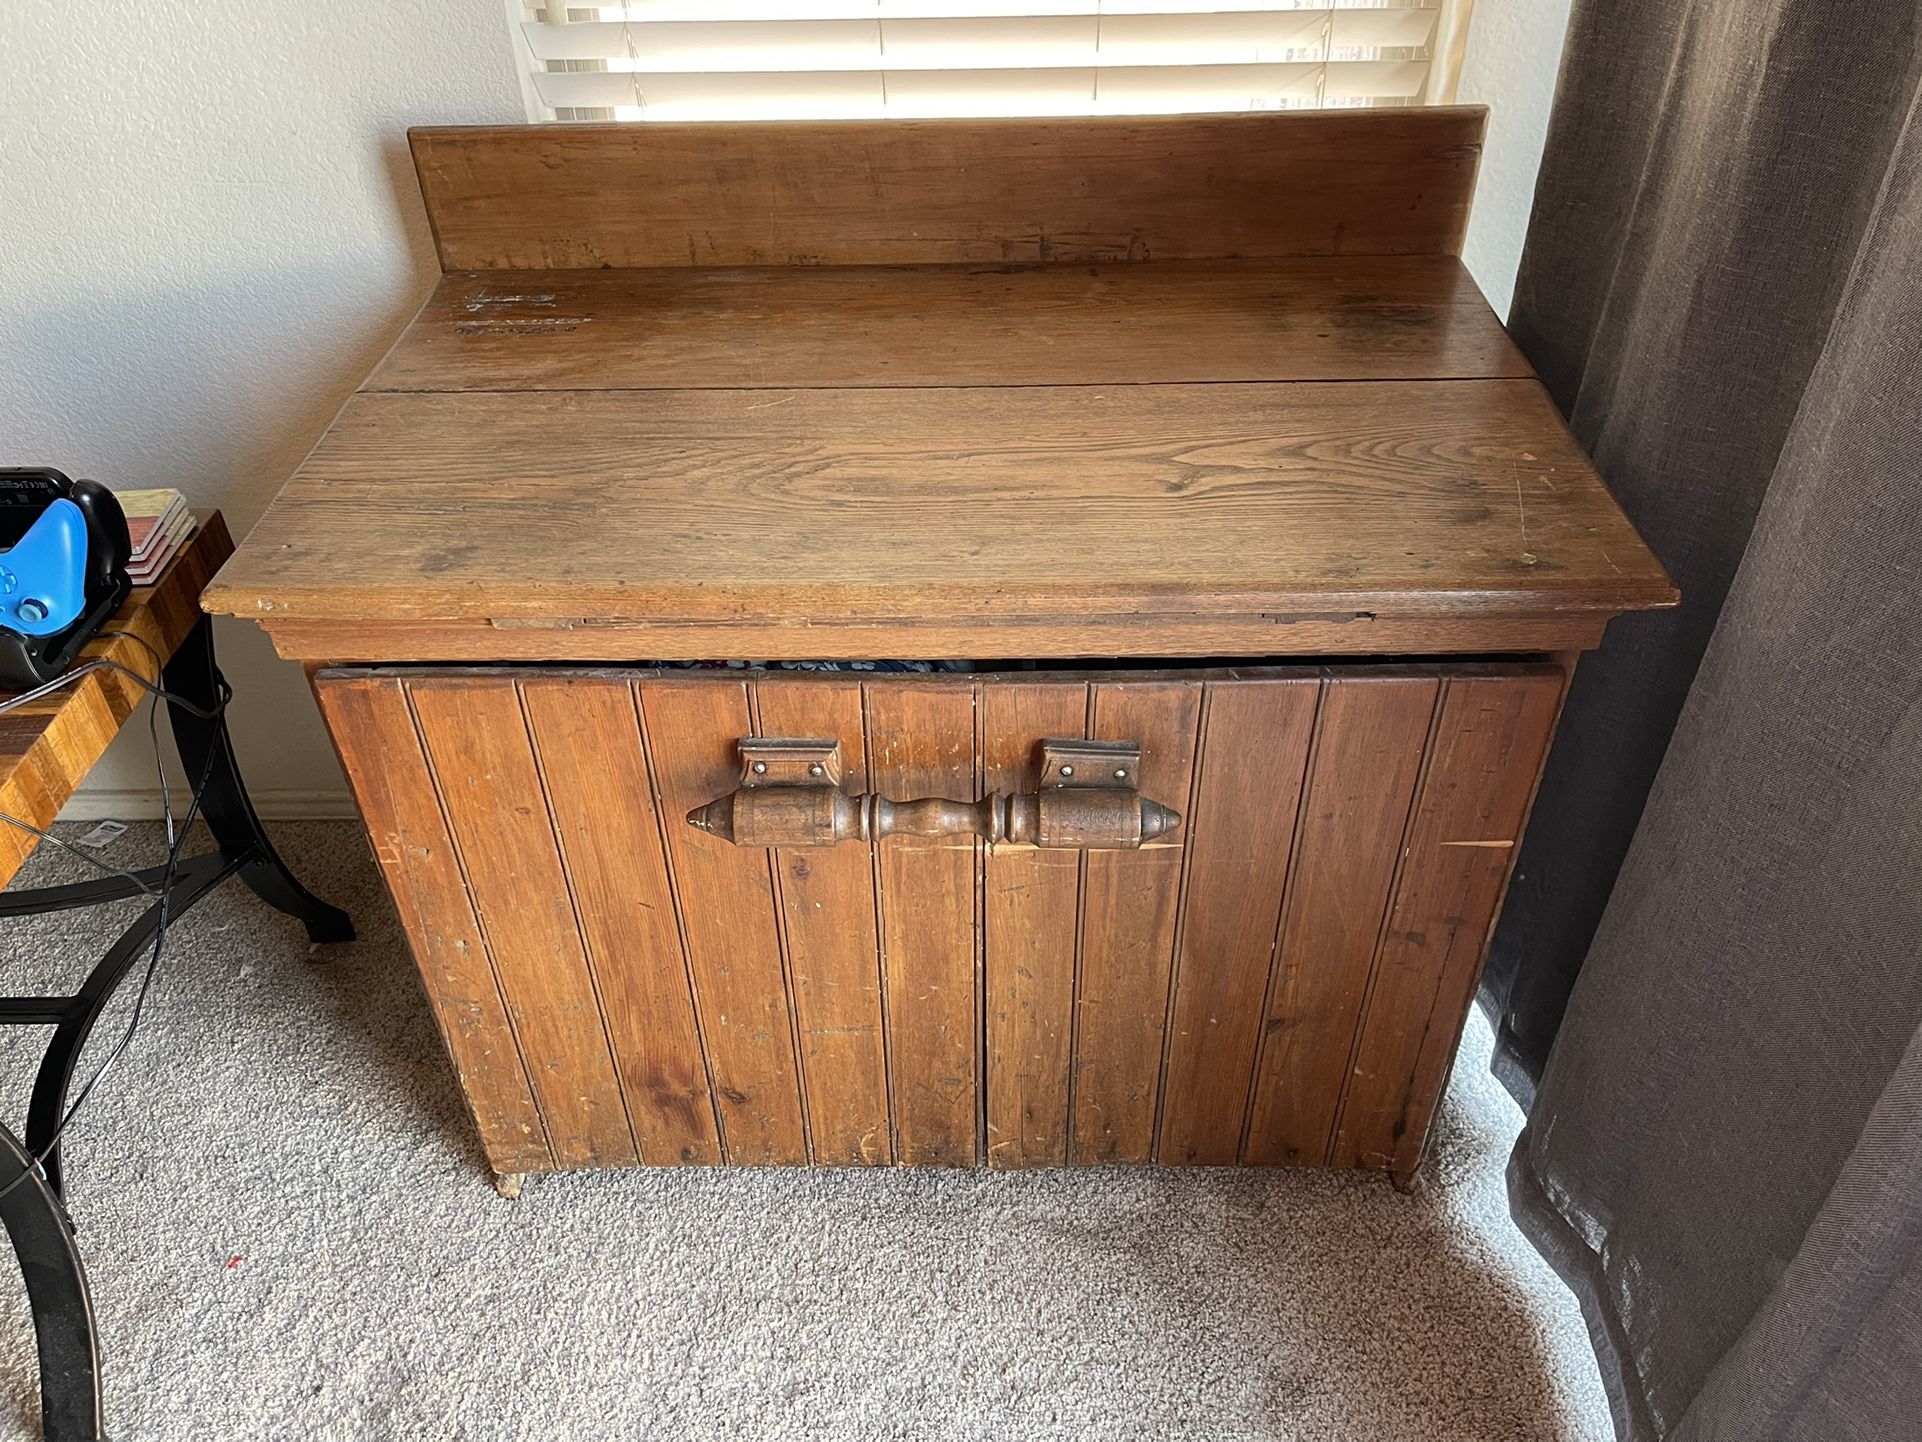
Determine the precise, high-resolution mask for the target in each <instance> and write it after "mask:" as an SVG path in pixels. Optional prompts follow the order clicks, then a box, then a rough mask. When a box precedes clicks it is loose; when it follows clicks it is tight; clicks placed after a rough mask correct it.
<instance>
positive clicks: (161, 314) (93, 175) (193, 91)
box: [0, 0, 1568, 816]
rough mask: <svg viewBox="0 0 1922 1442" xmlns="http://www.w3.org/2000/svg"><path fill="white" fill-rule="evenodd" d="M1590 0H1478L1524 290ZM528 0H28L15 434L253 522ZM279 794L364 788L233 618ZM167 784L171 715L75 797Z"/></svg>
mask: <svg viewBox="0 0 1922 1442" xmlns="http://www.w3.org/2000/svg"><path fill="white" fill-rule="evenodd" d="M1567 10H1568V0H1478V3H1477V5H1476V10H1475V19H1474V28H1473V31H1472V32H1471V34H1470V37H1469V43H1468V49H1467V54H1466V56H1465V58H1464V63H1463V78H1462V94H1461V98H1462V99H1463V100H1464V101H1474V102H1480V103H1486V104H1488V105H1491V106H1492V107H1493V115H1492V118H1491V128H1490V135H1489V144H1488V150H1487V153H1486V156H1485V158H1484V161H1483V167H1482V180H1481V188H1480V193H1479V195H1478V198H1477V201H1476V209H1475V220H1474V225H1473V227H1472V228H1471V231H1470V235H1469V243H1468V257H1467V258H1468V263H1469V266H1470V268H1471V269H1472V270H1473V271H1474V273H1475V275H1476V277H1477V279H1478V280H1480V282H1481V284H1482V286H1483V288H1484V289H1485V290H1486V291H1487V292H1488V294H1489V296H1490V298H1491V299H1492V300H1494V301H1495V303H1496V308H1497V309H1498V310H1500V311H1504V312H1505V311H1506V309H1507V304H1508V295H1509V289H1510V287H1511V285H1512V283H1513V278H1514V271H1515V262H1516V259H1517V257H1518V256H1519V254H1520V250H1521V236H1522V231H1523V228H1524V227H1525V225H1526V223H1527V220H1528V207H1529V199H1530V196H1531V194H1532V191H1533V186H1534V174H1535V166H1536V163H1537V160H1538V159H1539V156H1540V152H1541V137H1542V131H1543V127H1544V125H1545V123H1546V117H1547V113H1548V105H1549V101H1550V99H1551V98H1552V95H1553V89H1554V78H1555V65H1556V58H1557V55H1558V54H1559V51H1560V48H1561V38H1562V32H1563V28H1564V26H1565V24H1566V20H1567ZM503 14H504V7H503V6H502V4H501V0H376V3H362V4H355V5H345V4H334V5H329V4H319V3H314V0H89V3H86V4H47V3H34V4H28V3H19V0H11V3H0V54H4V55H5V56H7V57H8V59H9V60H11V61H12V62H13V63H12V64H11V65H10V66H9V67H8V68H7V79H6V83H5V84H4V85H0V134H4V135H6V136H7V137H8V142H9V143H8V155H7V158H6V161H5V163H4V164H3V165H0V464H28V463H36V464H50V465H56V466H59V467H61V468H62V469H64V470H66V471H68V472H69V473H71V474H74V475H84V476H93V477H96V478H98V479H100V480H105V481H111V482H114V483H118V484H123V485H142V486H163V485H173V486H178V487H179V488H180V489H181V490H183V491H185V492H186V493H187V495H188V497H189V498H190V499H191V500H192V501H193V503H194V504H196V505H201V506H220V507H221V508H223V509H224V510H225V511H226V513H227V518H228V523H229V524H230V526H232V528H233V530H234V532H235V534H236V535H245V534H246V532H247V530H248V528H249V527H251V526H252V525H253V523H254V521H255V520H256V519H257V518H258V517H259V515H260V512H261V510H262V509H263V508H264V507H265V506H266V504H267V502H268V500H269V499H270V498H271V497H272V496H273V493H274V491H275V489H276V488H277V487H278V486H279V485H280V483H281V481H282V480H284V479H285V478H286V476H287V475H288V474H289V473H290V472H291V471H292V470H293V468H294V467H295V465H297V464H298V463H299V461H300V458H301V456H302V455H303V454H304V453H305V452H306V451H307V449H308V448H309V447H310V446H311V445H312V444H313V442H314V440H315V439H316V438H317V437H318V436H319V434H320V432H321V431H322V430H323V429H324V428H325V427H326V424H327V422H328V420H329V419H330V418H331V417H332V415H333V413H334V411H335V410H336V409H337V408H338V407H339V405H340V403H341V401H342V400H343V399H344V398H345V397H346V396H347V394H348V393H349V392H350V391H351V390H352V389H353V387H354V385H355V384H356V382H357V381H358V380H359V378H360V377H361V376H362V375H363V374H364V373H365V372H366V371H367V370H368V369H369V367H371V366H372V365H373V363H374V361H375V360H376V359H378V358H379V356H380V354H381V352H382V351H383V350H384V349H385V348H386V346H387V345H388V344H389V343H390V342H391V341H392V339H393V337H394V336H395V335H396V334H397V333H398V332H399V330H400V328H401V327H402V326H403V325H404V324H405V323H406V321H407V319H408V317H409V315H410V314H411V313H412V311H413V309H414V307H415V305H416V304H417V303H418V301H419V300H420V298H421V297H422V296H423V295H424V294H425V293H426V290H427V288H428V286H429V284H430V283H431V279H432V276H433V274H434V262H433V257H432V251H431V246H430V244H429V240H428V236H427V231H426V225H425V221H424V219H423V218H422V215H421V212H420V203H419V198H418V196H417V194H416V193H415V189H414V182H413V177H412V172H411V169H410V167H409V165H408V162H407V158H406V150H405V145H404V142H403V138H402V136H403V132H404V130H405V128H406V127H407V126H408V125H410V124H424V123H452V122H486V121H509V122H511V121H518V120H520V119H522V118H523V117H524V114H525V112H524V109H523V102H522V96H521V81H520V77H519V74H518V71H517V68H516V66H515V64H514V63H513V56H512V51H511V50H510V49H509V46H508V43H507V37H506V33H505V31H506V27H505V25H504V23H503ZM220 646H221V652H222V656H223V659H224V663H225V666H226V669H227V671H228V674H229V676H230V677H231V678H232V679H233V681H234V682H235V685H236V687H237V690H238V697H237V699H236V701H235V703H234V717H233V723H234V730H235V734H236V737H237V744H238V745H239V748H240V752H241V758H242V762H243V764H244V766H245V768H246V771H247V774H248V777H249V779H250V782H251V784H252V787H253V789H254V792H255V796H256V799H257V800H258V801H260V802H261V804H262V809H263V810H266V811H268V812H269V813H270V814H280V815H290V814H316V815H323V814H341V813H344V811H345V810H346V802H345V791H344V788H343V786H342V783H341V779H340V773H339V771H338V769H337V767H336V765H335V762H334V758H333V754H332V751H331V750H330V748H329V747H328V745H327V741H326V738H325V736H324V735H323V733H322V731H321V728H320V725H319V721H318V719H317V717H316V715H315V713H314V708H313V704H312V701H311V699H310V698H309V696H308V694H307V690H306V685H305V682H304V680H303V678H302V677H301V675H300V672H299V670H298V668H297V667H295V666H293V665H291V664H288V663H285V662H281V661H279V660H277V659H275V657H274V656H273V653H272V651H271V649H270V648H269V647H268V646H267V644H266V642H265V640H264V639H263V638H262V637H261V635H260V633H259V632H258V631H257V630H256V629H255V628H254V627H252V626H250V625H245V624H241V623H232V622H223V623H222V625H221V631H220ZM153 804H154V792H153V780H152V772H151V769H150V761H149V756H148V751H147V747H146V740H145V736H144V728H133V729H132V730H131V731H130V733H129V734H128V735H126V736H123V737H122V738H121V741H120V743H119V744H118V745H117V746H116V747H115V749H114V751H113V752H112V753H111V754H110V755H109V756H108V758H107V759H106V760H105V761H104V762H103V763H102V764H101V766H100V767H99V768H98V769H96V771H95V773H94V776H93V778H92V781H91V783H90V787H89V792H88V794H87V795H86V796H85V797H83V798H80V799H79V800H77V802H76V805H75V808H74V814H83V813H90V814H96V815H123V816H133V815H138V814H148V813H150V811H151V808H152V806H153Z"/></svg>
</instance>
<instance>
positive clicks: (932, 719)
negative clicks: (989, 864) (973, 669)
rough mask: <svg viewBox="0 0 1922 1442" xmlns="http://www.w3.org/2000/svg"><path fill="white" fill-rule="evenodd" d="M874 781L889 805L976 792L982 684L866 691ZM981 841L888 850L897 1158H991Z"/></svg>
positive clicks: (884, 910) (945, 1162)
mask: <svg viewBox="0 0 1922 1442" xmlns="http://www.w3.org/2000/svg"><path fill="white" fill-rule="evenodd" d="M866 698H867V735H868V758H869V760H868V766H869V775H870V776H871V777H872V778H873V784H874V788H875V790H877V791H879V792H881V793H882V794H883V795H885V796H888V797H890V798H898V799H900V800H910V799H912V798H915V797H919V796H949V797H953V798H955V799H957V800H962V801H972V800H974V799H975V796H976V764H975V715H974V706H975V698H974V690H973V687H972V686H970V685H968V684H965V683H962V684H955V683H952V682H944V681H940V680H934V681H929V682H927V683H925V684H907V685H903V684H894V685H887V684H882V683H877V682H869V683H868V685H867V687H866ZM978 849H979V843H978V842H976V841H975V840H974V839H973V838H972V837H966V836H897V837H894V838H893V839H892V840H890V841H888V842H887V843H885V844H884V845H882V846H881V847H879V848H878V860H877V865H876V871H877V874H878V876H879V877H880V883H881V954H882V958H883V965H884V968H885V971H886V978H887V1004H888V1074H889V1076H890V1078H891V1079H892V1084H893V1095H894V1128H895V1156H896V1158H897V1159H898V1160H900V1161H903V1162H908V1163H914V1164H920V1165H931V1166H947V1167H966V1166H973V1165H974V1164H975V1163H976V1162H977V1161H978V1160H980V1152H981V1147H980V1136H981V1116H980V1113H981V1097H980V1095H979V1077H980V1068H979V1065H978V1058H979V1050H980V1038H981V953H980V934H981V932H980V914H979V900H980V898H979V896H978V893H977V888H976V884H975V873H976V852H977V850H978Z"/></svg>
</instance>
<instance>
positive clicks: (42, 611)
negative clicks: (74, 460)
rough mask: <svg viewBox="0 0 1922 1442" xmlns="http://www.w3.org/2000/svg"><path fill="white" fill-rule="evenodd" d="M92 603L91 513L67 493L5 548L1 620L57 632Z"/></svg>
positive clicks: (0, 558)
mask: <svg viewBox="0 0 1922 1442" xmlns="http://www.w3.org/2000/svg"><path fill="white" fill-rule="evenodd" d="M86 604H87V518H86V516H85V515H84V514H83V513H82V512H81V510H80V507H78V506H76V505H75V504H74V503H73V502H72V501H69V500H67V499H65V498H64V497H63V498H61V499H60V500H56V501H52V502H50V503H49V504H48V506H47V508H46V509H45V510H44V511H42V512H41V513H40V516H39V518H38V519H37V520H35V521H34V523H33V524H32V525H31V526H29V527H28V528H27V533H26V534H25V535H24V536H22V537H21V538H20V539H19V540H18V541H16V542H14V544H13V548H12V549H11V550H7V551H0V626H7V627H10V628H11V629H13V630H15V631H18V632H19V633H20V634H21V635H23V636H52V635H55V634H57V633H58V632H61V631H64V630H66V629H67V627H69V626H71V625H72V624H73V623H74V622H75V621H78V620H79V619H80V613H81V611H83V610H84V609H85V608H86Z"/></svg>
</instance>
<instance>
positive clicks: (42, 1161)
mask: <svg viewBox="0 0 1922 1442" xmlns="http://www.w3.org/2000/svg"><path fill="white" fill-rule="evenodd" d="M99 634H100V635H102V636H118V637H123V638H125V639H126V640H129V641H132V642H134V643H135V644H137V645H139V646H140V647H142V648H143V649H144V650H145V651H146V652H147V654H148V655H150V656H152V657H153V659H154V673H155V677H156V679H155V680H154V681H149V680H148V679H147V678H146V677H144V676H142V675H140V674H139V673H138V672H137V671H134V670H132V669H131V668H129V667H126V666H122V665H121V664H120V663H119V662H117V661H110V660H107V659H106V658H104V657H100V658H96V659H94V660H91V661H88V662H86V663H84V664H83V665H81V666H78V667H75V668H74V669H73V670H71V671H67V672H64V673H62V674H61V675H60V676H57V677H55V678H54V679H53V680H52V681H49V682H46V683H45V684H43V685H40V686H37V687H35V688H34V689H33V690H31V691H24V692H22V693H21V694H19V695H18V696H13V697H10V698H8V699H7V700H5V701H0V714H4V713H6V712H8V711H11V710H13V709H15V708H16V707H19V706H22V705H25V704H27V703H29V702H31V701H36V700H38V699H39V698H40V697H42V696H46V695H48V694H50V693H52V692H53V691H56V690H58V689H60V688H61V687H62V686H65V685H68V684H71V683H72V682H73V681H75V680H78V679H79V678H80V677H82V676H85V675H87V674H88V673H89V672H92V671H99V670H111V671H116V672H119V673H120V674H121V675H123V676H125V677H127V678H128V679H130V680H132V681H134V682H135V683H136V684H138V685H139V686H140V687H141V689H143V690H144V691H146V692H148V693H149V695H151V696H152V697H153V705H152V706H151V707H150V708H149V710H148V716H147V721H148V734H149V735H150V736H151V737H152V739H153V743H154V768H155V771H156V773H157V775H158V776H159V778H160V806H161V815H162V816H163V817H164V819H165V821H166V827H167V842H168V846H167V867H166V871H165V872H164V873H163V874H162V876H161V881H160V886H159V888H158V890H156V889H155V888H154V887H152V886H149V885H148V884H147V883H146V882H144V881H143V880H141V879H140V877H139V876H137V875H136V874H135V873H133V872H131V871H127V870H124V869H122V868H119V867H114V866H109V865H107V864H106V863H105V862H103V861H101V860H99V859H98V858H97V857H93V856H89V855H87V854H86V852H84V851H83V850H81V849H80V848H79V847H77V846H75V845H73V844H72V843H71V842H69V841H67V840H66V839H65V838H63V837H59V836H56V835H54V834H53V832H51V831H50V830H47V829H45V828H43V827H39V826H35V825H34V824H33V823H32V822H29V821H24V820H22V819H21V818H19V817H17V816H10V815H8V814H6V813H5V812H0V821H4V822H6V823H7V824H9V825H11V826H16V827H18V828H20V829H21V830H23V831H28V832H31V833H33V834H34V835H35V836H38V837H40V838H41V839H42V840H45V841H52V842H53V843H54V844H56V845H57V846H60V847H62V848H63V849H65V850H66V851H68V852H71V853H72V854H73V855H75V856H78V857H80V859H81V860H83V861H85V862H87V863H88V864H89V865H91V866H93V867H95V868H96V869H98V870H100V871H103V872H105V873H107V874H108V875H110V876H116V877H120V878H122V879H124V880H127V881H129V882H131V883H132V884H133V885H134V886H135V887H137V888H138V889H139V890H140V891H141V892H143V893H145V894H146V895H148V896H150V897H153V898H155V901H156V903H157V904H158V906H159V911H160V914H159V916H158V917H157V918H156V919H155V923H154V935H153V942H152V950H151V951H150V952H149V954H148V957H147V966H146V970H145V971H144V972H143V973H142V975H141V978H140V988H139V990H138V991H137V992H136V993H135V994H134V1003H133V1012H132V1014H131V1015H130V1016H129V1017H128V1019H127V1026H126V1030H124V1031H123V1032H122V1033H121V1034H120V1039H119V1040H118V1041H116V1042H115V1043H114V1044H113V1047H112V1048H111V1049H110V1050H109V1051H108V1053H107V1055H106V1057H105V1058H104V1059H103V1060H102V1061H101V1063H100V1065H99V1066H97V1067H95V1068H94V1070H93V1073H92V1074H91V1075H90V1076H89V1077H88V1078H87V1080H86V1082H85V1083H84V1084H83V1085H82V1086H81V1088H80V1090H79V1092H78V1093H77V1094H76V1095H75V1096H74V1098H73V1100H72V1101H71V1102H70V1103H68V1105H67V1110H66V1113H65V1115H63V1116H62V1117H61V1118H60V1121H59V1124H58V1125H57V1126H55V1127H54V1129H53V1135H52V1136H51V1137H50V1138H48V1140H47V1144H46V1145H45V1146H44V1147H42V1148H41V1149H40V1151H39V1152H38V1153H37V1154H35V1155H34V1156H32V1157H31V1158H30V1162H31V1165H30V1166H28V1167H27V1168H25V1169H23V1170H22V1171H21V1173H20V1175H19V1176H17V1177H15V1178H14V1179H13V1180H12V1181H11V1182H9V1183H7V1185H6V1186H4V1187H0V1199H4V1198H5V1197H6V1196H7V1195H8V1194H9V1193H11V1192H12V1191H13V1189H14V1188H15V1187H17V1186H20V1185H21V1184H22V1183H23V1182H25V1181H26V1180H27V1178H28V1177H29V1176H39V1177H40V1178H41V1179H42V1180H44V1179H45V1177H46V1171H45V1168H46V1160H47V1158H48V1157H49V1156H51V1155H52V1154H53V1151H54V1148H56V1147H57V1146H59V1145H60V1138H61V1137H62V1136H63V1135H65V1133H66V1130H67V1127H68V1126H69V1125H70V1124H71V1123H72V1122H73V1119H74V1117H75V1116H77V1115H78V1114H79V1111H80V1108H81V1107H82V1106H84V1105H85V1104H86V1102H87V1099H88V1097H90V1096H91V1095H92V1094H93V1089H94V1088H95V1086H97V1085H98V1084H99V1083H100V1080H101V1078H103V1077H104V1076H106V1074H107V1072H108V1071H109V1070H110V1069H111V1068H112V1067H113V1065H114V1063H115V1062H117V1061H118V1060H119V1059H120V1057H121V1054H122V1053H123V1052H125V1051H126V1050H127V1048H128V1047H129V1046H131V1045H132V1044H133V1039H134V1034H135V1033H136V1032H137V1031H138V1030H139V1027H140V1021H141V1017H142V1015H143V1013H144V1012H145V1010H146V1005H147V994H148V992H149V991H150V990H151V989H152V986H153V980H154V976H155V973H156V972H158V970H159V968H160V958H161V955H162V954H163V952H164V950H165V948H166V943H167V927H168V923H169V921H170V920H171V918H170V917H169V915H168V911H169V908H170V906H171V905H172V901H173V887H174V883H175V881H176V880H177V879H178V877H179V873H180V861H181V853H182V851H183V850H184V848H185V847H186V844H187V835H188V833H189V832H191V831H192V830H193V825H194V820H195V818H196V817H197V816H198V815H199V813H200V801H201V796H202V794H203V793H204V792H205V791H206V788H207V782H208V780H209V779H210V778H211V777H212V776H213V766H214V759H215V757H216V755H217V754H218V751H219V748H218V747H209V748H208V750H207V759H206V761H205V763H204V764H203V765H202V767H201V771H200V778H199V780H198V781H196V782H194V784H193V786H192V788H191V796H192V801H191V803H190V804H189V806H188V808H187V815H186V817H185V819H184V820H183V821H182V823H181V825H180V826H179V828H178V829H177V830H176V828H175V826H174V815H173V796H172V793H171V790H170V788H169V787H168V784H167V769H166V764H165V763H164V762H163V761H162V759H161V756H160V737H159V732H158V729H157V727H158V716H159V709H160V708H159V703H160V702H161V701H163V700H164V701H166V702H167V703H168V704H169V705H172V706H179V707H180V708H181V709H182V710H184V711H187V712H188V713H190V714H192V715H195V716H198V717H200V718H201V719H203V720H208V721H212V720H218V719H219V718H220V717H221V716H222V715H223V714H225V712H226V710H227V706H228V703H229V702H231V701H232V700H233V687H231V686H230V685H228V684H227V680H226V678H225V677H224V676H223V677H220V678H219V687H220V691H219V698H218V699H217V700H216V701H215V703H214V707H213V709H212V710H211V711H210V710H207V709H205V708H203V707H201V706H199V705H197V704H195V703H194V702H191V701H188V700H186V699H185V698H184V697H180V696H176V695H175V694H174V693H173V692H171V691H168V690H167V689H166V688H165V687H164V686H162V685H160V684H158V680H159V677H160V674H161V672H162V671H163V670H164V668H165V663H164V661H163V659H162V657H161V655H160V652H159V651H158V650H157V649H155V647H154V646H153V645H152V644H151V643H150V642H148V641H147V640H146V639H145V638H144V637H141V636H136V635H134V634H133V633H132V632H131V631H102V632H100V633H99Z"/></svg>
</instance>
